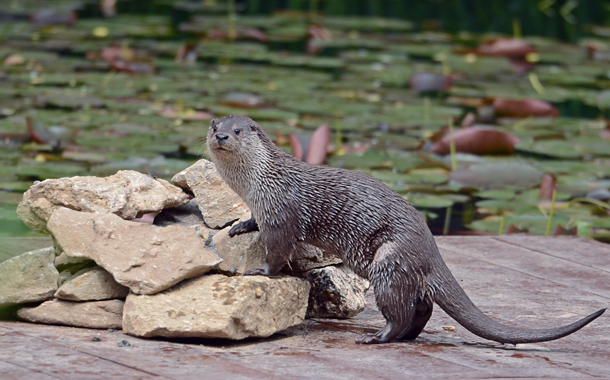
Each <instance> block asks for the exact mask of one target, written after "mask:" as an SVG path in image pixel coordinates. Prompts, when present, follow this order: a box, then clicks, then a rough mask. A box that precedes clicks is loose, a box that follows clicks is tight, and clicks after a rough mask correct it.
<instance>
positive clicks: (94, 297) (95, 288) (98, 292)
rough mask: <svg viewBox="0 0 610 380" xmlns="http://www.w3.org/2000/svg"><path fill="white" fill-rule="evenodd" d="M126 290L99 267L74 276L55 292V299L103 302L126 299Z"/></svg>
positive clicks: (127, 292)
mask: <svg viewBox="0 0 610 380" xmlns="http://www.w3.org/2000/svg"><path fill="white" fill-rule="evenodd" d="M127 294H129V288H126V287H124V286H122V285H120V284H119V283H117V282H116V281H115V280H114V277H112V275H111V274H110V273H109V272H108V271H106V270H104V268H102V267H100V266H97V267H95V268H91V269H88V268H87V269H83V270H81V271H79V272H77V273H76V274H74V275H73V276H72V277H71V278H70V279H68V280H67V281H65V283H64V284H63V285H61V286H60V287H59V289H57V291H56V292H55V297H56V298H59V299H62V300H66V301H101V300H111V299H125V298H126V297H127Z"/></svg>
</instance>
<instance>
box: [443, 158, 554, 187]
mask: <svg viewBox="0 0 610 380" xmlns="http://www.w3.org/2000/svg"><path fill="white" fill-rule="evenodd" d="M449 179H450V180H451V181H452V182H455V183H458V184H461V185H466V186H470V187H474V188H478V189H500V188H503V187H507V186H514V187H522V188H529V187H533V186H536V185H538V184H539V183H540V181H541V179H542V173H541V172H540V171H538V170H537V169H535V168H533V167H531V166H530V165H527V164H524V163H520V162H491V163H485V164H474V165H471V166H470V167H468V168H466V169H458V170H456V171H454V172H451V173H449Z"/></svg>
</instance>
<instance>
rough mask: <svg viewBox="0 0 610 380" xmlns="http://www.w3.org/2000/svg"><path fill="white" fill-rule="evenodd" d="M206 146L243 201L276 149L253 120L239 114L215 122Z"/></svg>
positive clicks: (212, 124) (226, 180) (229, 183)
mask: <svg viewBox="0 0 610 380" xmlns="http://www.w3.org/2000/svg"><path fill="white" fill-rule="evenodd" d="M207 143H208V152H209V154H210V157H211V158H212V161H214V163H215V164H216V168H217V169H218V172H219V173H220V175H221V177H222V178H223V179H224V180H225V182H227V184H228V185H229V186H230V187H231V188H232V189H233V190H234V191H235V192H237V193H238V194H239V195H240V196H241V197H242V198H244V196H246V195H247V194H248V192H249V190H248V188H249V186H250V183H252V182H255V181H256V179H255V178H258V177H261V178H262V175H261V174H260V173H261V171H263V170H264V168H265V167H267V166H268V165H269V163H270V161H271V156H272V155H273V151H274V150H277V148H276V147H275V145H274V144H273V142H272V141H271V140H270V139H269V138H268V137H267V135H266V134H265V132H263V129H262V128H261V127H260V126H259V125H258V124H257V123H256V122H254V120H252V119H250V118H249V117H244V116H236V115H231V116H225V117H222V118H219V119H214V120H212V122H211V123H210V130H209V131H208V138H207Z"/></svg>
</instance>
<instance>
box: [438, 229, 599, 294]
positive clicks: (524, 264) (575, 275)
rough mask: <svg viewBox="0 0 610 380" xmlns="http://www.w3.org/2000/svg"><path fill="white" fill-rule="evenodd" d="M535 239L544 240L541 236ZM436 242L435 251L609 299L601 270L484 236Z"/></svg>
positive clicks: (453, 238)
mask: <svg viewBox="0 0 610 380" xmlns="http://www.w3.org/2000/svg"><path fill="white" fill-rule="evenodd" d="M538 238H539V239H544V237H542V236H541V237H538ZM549 239H552V237H551V238H549ZM437 242H438V246H439V248H441V249H442V250H445V251H453V252H458V253H461V254H464V255H468V256H470V257H473V258H477V259H479V260H483V261H486V262H488V263H489V264H493V265H498V266H500V267H504V268H508V269H512V270H516V271H521V272H523V273H527V274H530V275H532V276H536V277H540V278H543V279H546V280H549V281H553V282H555V283H560V284H565V285H568V286H572V287H575V288H577V289H580V290H581V291H586V292H589V293H592V294H597V295H600V296H603V297H605V298H607V299H610V272H607V271H605V270H602V269H598V268H594V267H591V266H588V265H585V264H581V263H579V262H577V261H569V260H566V259H563V258H561V257H555V256H551V255H548V254H545V253H541V252H539V251H536V250H531V249H528V248H523V247H521V246H518V245H514V244H509V243H506V242H504V241H501V240H498V239H494V238H493V237H487V236H474V237H473V236H469V237H463V236H450V237H445V238H444V239H441V240H438V241H437ZM541 244H544V243H541Z"/></svg>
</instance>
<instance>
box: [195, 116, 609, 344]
mask: <svg viewBox="0 0 610 380" xmlns="http://www.w3.org/2000/svg"><path fill="white" fill-rule="evenodd" d="M207 145H208V150H209V154H210V156H211V158H212V161H213V162H214V163H215V164H216V168H217V170H218V172H219V173H220V175H221V177H222V178H223V179H224V180H225V182H226V183H227V184H228V185H229V187H231V188H232V189H233V190H234V191H235V192H236V193H237V194H239V196H240V197H241V198H242V199H243V200H244V201H245V202H246V204H247V205H248V206H249V207H250V209H251V211H252V219H250V220H248V221H246V222H241V223H238V224H237V225H235V226H233V227H232V228H231V230H230V232H229V235H230V236H235V235H238V234H243V233H247V232H250V231H257V230H258V231H260V235H261V238H262V240H263V243H264V244H265V246H266V248H267V258H266V262H265V265H264V266H263V267H262V268H258V269H251V270H249V271H247V272H246V275H263V276H272V275H276V274H277V273H278V272H279V271H280V269H282V267H284V265H285V264H287V263H288V260H289V259H290V257H291V255H292V254H293V253H294V252H295V251H296V250H297V249H299V246H300V245H301V244H303V243H306V244H311V245H314V246H317V247H319V248H321V249H323V250H326V251H328V252H331V253H334V254H336V255H338V256H339V257H341V258H342V259H343V262H344V263H345V265H347V266H348V267H349V268H351V269H352V270H353V271H354V272H355V273H356V274H358V275H359V276H361V277H364V278H366V279H368V280H369V281H370V282H371V284H372V285H373V289H374V293H375V300H376V301H377V306H378V308H379V310H380V311H381V313H382V314H383V316H384V317H385V319H386V325H385V327H383V328H382V329H381V330H380V331H379V332H377V333H376V334H370V335H363V336H362V337H360V338H358V339H357V340H356V342H357V343H364V344H374V343H388V342H391V341H394V340H413V339H415V338H416V337H417V336H418V335H419V334H420V333H421V332H422V330H423V329H424V326H425V325H426V323H427V322H428V320H429V319H430V316H431V315H432V307H433V304H434V303H437V304H438V305H439V306H440V307H441V308H442V309H443V310H444V311H445V312H447V314H449V316H451V317H452V318H454V319H455V320H456V321H457V322H458V323H459V324H460V325H462V326H464V327H465V328H466V329H468V330H469V331H470V332H472V333H474V334H476V335H478V336H480V337H482V338H485V339H489V340H493V341H496V342H499V343H512V344H517V343H532V342H543V341H549V340H554V339H558V338H561V337H564V336H566V335H568V334H571V333H573V332H575V331H577V330H579V329H581V328H582V327H584V326H586V325H587V324H588V323H590V322H591V321H593V320H594V319H596V318H597V317H599V316H600V315H602V314H603V313H604V311H605V310H606V309H601V310H599V311H597V312H596V313H593V314H591V315H589V316H587V317H585V318H583V319H581V320H579V321H577V322H574V323H572V324H570V325H567V326H563V327H559V328H550V329H521V328H516V327H511V326H507V325H504V324H501V323H499V322H496V321H494V320H493V319H491V318H489V317H488V316H487V315H485V314H484V313H483V312H482V311H481V310H479V309H478V308H477V307H476V306H475V305H474V303H473V302H472V301H471V300H470V298H469V297H468V296H467V295H466V293H465V292H464V290H463V289H462V288H461V287H460V285H459V284H458V282H457V281H456V279H455V278H454V277H453V275H452V274H451V272H450V271H449V268H447V265H446V264H445V262H444V261H443V259H442V257H441V255H440V253H439V251H438V248H437V246H436V243H435V241H434V237H433V236H432V233H431V232H430V230H429V228H428V226H427V225H426V223H425V222H424V219H423V218H422V216H421V215H420V213H419V212H418V211H417V210H416V209H415V208H414V207H413V206H412V205H411V204H410V203H409V202H407V201H406V200H405V199H404V198H402V197H401V196H400V195H399V194H397V193H396V192H394V191H393V190H391V189H390V188H389V187H387V186H386V185H385V184H383V183H382V182H381V181H378V180H376V179H374V178H372V177H369V176H367V175H365V174H362V173H359V172H356V171H351V170H345V169H340V168H332V167H327V166H314V165H310V164H307V163H305V162H302V161H299V160H297V159H296V158H294V157H292V156H291V155H289V154H288V153H286V152H284V151H282V150H280V149H279V148H277V147H276V146H275V144H274V143H273V142H272V141H271V140H270V139H269V138H268V137H267V135H266V134H265V132H264V131H263V129H262V128H261V127H260V126H259V125H258V124H257V123H256V122H254V121H253V120H252V119H250V118H247V117H242V116H235V115H232V116H226V117H223V118H219V119H214V120H212V122H211V125H210V129H209V132H208V136H207Z"/></svg>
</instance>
